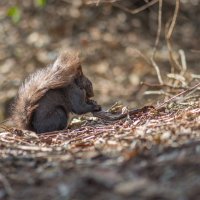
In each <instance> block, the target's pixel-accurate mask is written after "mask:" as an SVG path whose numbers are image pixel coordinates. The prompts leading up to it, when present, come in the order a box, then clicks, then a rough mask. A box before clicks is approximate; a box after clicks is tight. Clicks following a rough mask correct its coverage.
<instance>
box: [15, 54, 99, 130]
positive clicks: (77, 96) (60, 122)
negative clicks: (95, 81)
mask: <svg viewBox="0 0 200 200" xmlns="http://www.w3.org/2000/svg"><path fill="white" fill-rule="evenodd" d="M93 96H94V94H93V87H92V83H91V81H90V80H89V79H88V78H87V77H86V76H85V75H84V74H83V72H82V67H81V63H80V59H79V57H78V55H77V54H73V53H66V52H64V53H62V54H61V55H60V56H58V58H57V59H56V61H55V62H54V63H53V64H51V65H49V66H47V67H46V68H43V69H40V70H38V71H36V72H35V73H33V74H31V75H30V76H29V77H28V78H27V79H25V81H24V83H23V84H22V86H21V87H20V89H19V91H18V95H17V97H16V100H15V103H14V104H13V106H12V119H13V121H14V123H15V124H16V126H17V128H20V129H26V130H31V131H34V132H36V133H44V132H51V131H56V130H62V129H64V128H66V126H67V123H68V120H69V114H70V113H75V114H84V113H87V112H95V111H100V110H101V106H99V105H97V103H96V102H95V101H94V100H91V99H90V98H91V97H93Z"/></svg>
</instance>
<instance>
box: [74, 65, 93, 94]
mask: <svg viewBox="0 0 200 200" xmlns="http://www.w3.org/2000/svg"><path fill="white" fill-rule="evenodd" d="M75 83H76V85H78V86H79V88H81V89H83V90H85V92H86V97H87V98H91V97H93V96H94V92H93V86H92V82H91V81H90V80H89V79H88V78H87V77H86V76H85V75H84V74H83V72H82V67H81V65H80V67H79V68H78V73H77V75H76V77H75Z"/></svg>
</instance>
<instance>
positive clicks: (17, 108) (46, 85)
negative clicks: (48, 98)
mask: <svg viewBox="0 0 200 200" xmlns="http://www.w3.org/2000/svg"><path fill="white" fill-rule="evenodd" d="M79 68H80V60H79V57H78V54H74V53H66V52H64V53H62V54H61V55H60V56H59V57H58V58H57V59H56V61H55V62H54V63H53V65H49V66H48V67H46V68H43V69H40V70H38V71H36V72H35V73H33V74H31V75H30V76H29V77H28V78H27V79H25V81H24V83H23V84H22V86H21V87H20V88H19V91H18V94H17V97H16V100H15V103H14V104H13V107H12V120H13V121H14V123H15V124H16V126H17V127H18V128H20V129H29V128H30V120H31V116H32V113H33V112H34V110H35V109H36V108H37V106H38V105H37V104H38V101H39V100H40V99H41V98H42V97H43V96H44V95H45V93H46V92H47V91H48V90H50V89H55V88H61V87H64V86H67V85H68V84H69V83H70V82H72V80H73V78H74V76H75V75H76V73H77V72H78V69H79Z"/></svg>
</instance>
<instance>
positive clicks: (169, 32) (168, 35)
mask: <svg viewBox="0 0 200 200" xmlns="http://www.w3.org/2000/svg"><path fill="white" fill-rule="evenodd" d="M179 8H180V0H176V5H175V10H174V15H173V18H172V21H171V24H170V25H169V28H168V30H167V33H166V41H167V47H168V50H169V57H170V62H171V72H172V73H173V72H174V71H175V67H176V68H177V69H178V70H181V66H180V64H179V62H178V61H177V59H176V58H175V57H174V54H173V47H172V40H171V39H172V34H173V31H174V27H175V25H176V20H177V16H178V12H179Z"/></svg>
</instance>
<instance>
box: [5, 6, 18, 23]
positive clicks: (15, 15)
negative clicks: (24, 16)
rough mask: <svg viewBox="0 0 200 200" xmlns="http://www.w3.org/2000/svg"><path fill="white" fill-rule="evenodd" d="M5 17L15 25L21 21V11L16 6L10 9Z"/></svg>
mask: <svg viewBox="0 0 200 200" xmlns="http://www.w3.org/2000/svg"><path fill="white" fill-rule="evenodd" d="M7 15H8V16H9V17H10V18H11V19H12V21H13V22H14V23H17V22H19V20H20V19H21V10H20V8H19V7H17V6H13V7H10V8H9V9H8V11H7Z"/></svg>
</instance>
